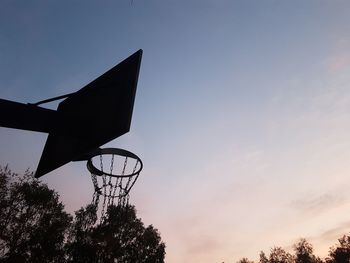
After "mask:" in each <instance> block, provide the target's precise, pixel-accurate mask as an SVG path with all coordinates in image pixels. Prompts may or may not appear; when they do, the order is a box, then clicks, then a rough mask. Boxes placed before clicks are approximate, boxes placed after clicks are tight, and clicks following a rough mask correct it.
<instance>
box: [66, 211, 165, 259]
mask: <svg viewBox="0 0 350 263" xmlns="http://www.w3.org/2000/svg"><path fill="white" fill-rule="evenodd" d="M96 219H97V218H96V210H95V208H94V207H93V206H91V205H90V206H87V207H86V208H85V209H80V210H79V211H78V212H77V213H76V220H75V222H74V224H73V227H72V230H71V233H70V237H69V241H68V244H67V248H68V251H69V252H68V255H69V261H70V262H125V263H127V262H144V263H148V262H149V263H151V262H155V263H156V262H164V255H165V245H164V243H163V242H161V239H160V236H159V233H158V231H157V230H156V229H154V228H153V226H148V227H146V228H145V227H144V225H143V223H142V222H141V220H140V219H139V218H137V217H136V210H135V208H134V207H133V206H127V207H121V206H109V208H108V211H107V214H106V218H105V219H104V220H103V221H102V222H101V223H100V224H98V225H97V226H96V227H94V223H95V222H96Z"/></svg>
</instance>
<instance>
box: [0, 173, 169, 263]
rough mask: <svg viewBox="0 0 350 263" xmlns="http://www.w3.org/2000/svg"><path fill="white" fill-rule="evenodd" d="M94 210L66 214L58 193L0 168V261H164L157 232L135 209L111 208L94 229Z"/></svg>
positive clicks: (29, 178) (94, 208) (163, 247)
mask: <svg viewBox="0 0 350 263" xmlns="http://www.w3.org/2000/svg"><path fill="white" fill-rule="evenodd" d="M96 212H97V211H96V207H95V206H93V205H88V206H86V207H85V208H81V209H80V210H78V211H76V212H75V218H74V220H73V217H72V216H70V215H69V214H68V213H66V212H65V211H64V206H63V204H62V203H61V202H60V201H59V196H58V194H57V193H56V192H55V191H53V190H51V189H49V188H48V187H47V185H45V184H43V183H41V182H40V181H38V180H37V179H35V178H34V177H33V174H32V173H29V172H26V174H25V175H24V176H19V175H18V174H15V173H12V172H11V171H10V169H9V168H8V167H7V166H6V167H1V166H0V215H1V216H0V262H60V263H61V262H62V263H65V262H78V263H79V262H84V263H85V262H86V263H89V262H94V263H95V262H96V263H97V262H103V263H104V262H106V263H109V262H124V263H128V262H135V263H137V262H142V263H150V262H155V263H156V262H164V256H165V244H164V243H163V242H162V241H161V238H160V235H159V233H158V231H157V229H155V228H153V226H152V225H150V226H148V227H145V226H144V225H143V223H142V221H141V219H139V218H137V217H136V210H135V208H134V207H133V206H128V207H126V208H122V207H117V206H110V207H109V208H108V211H107V214H106V217H105V219H104V220H102V222H100V223H99V224H97V223H96V222H97V215H96Z"/></svg>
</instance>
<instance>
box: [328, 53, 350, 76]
mask: <svg viewBox="0 0 350 263" xmlns="http://www.w3.org/2000/svg"><path fill="white" fill-rule="evenodd" d="M348 66H350V53H344V54H339V55H336V56H334V57H333V58H331V60H330V63H329V71H330V72H331V73H336V72H339V71H341V70H343V69H345V68H347V67H348Z"/></svg>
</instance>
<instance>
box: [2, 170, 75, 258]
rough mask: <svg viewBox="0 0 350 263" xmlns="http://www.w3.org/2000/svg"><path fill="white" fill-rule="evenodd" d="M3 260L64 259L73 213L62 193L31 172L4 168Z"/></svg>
mask: <svg viewBox="0 0 350 263" xmlns="http://www.w3.org/2000/svg"><path fill="white" fill-rule="evenodd" d="M0 198H1V201H0V213H1V216H0V258H1V262H64V257H65V251H64V239H65V233H66V230H67V228H68V226H69V225H70V222H71V216H69V215H68V214H67V213H66V212H65V211H64V206H63V204H62V203H61V202H59V199H58V194H57V193H56V192H54V191H53V190H50V189H49V188H48V187H47V186H46V185H45V184H42V183H40V182H39V181H38V180H36V179H34V177H33V175H32V174H30V173H29V172H27V173H26V174H25V175H24V176H22V177H21V176H19V175H17V174H15V173H12V172H11V171H10V170H9V169H8V167H7V166H6V167H0Z"/></svg>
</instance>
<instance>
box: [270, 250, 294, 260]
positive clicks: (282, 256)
mask: <svg viewBox="0 0 350 263" xmlns="http://www.w3.org/2000/svg"><path fill="white" fill-rule="evenodd" d="M292 262H293V256H292V255H291V254H289V253H288V252H286V251H285V250H284V249H283V248H281V247H274V248H272V249H271V251H270V256H269V263H292Z"/></svg>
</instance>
